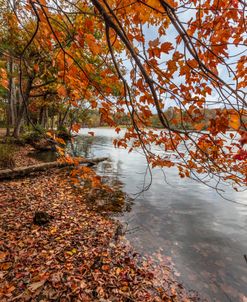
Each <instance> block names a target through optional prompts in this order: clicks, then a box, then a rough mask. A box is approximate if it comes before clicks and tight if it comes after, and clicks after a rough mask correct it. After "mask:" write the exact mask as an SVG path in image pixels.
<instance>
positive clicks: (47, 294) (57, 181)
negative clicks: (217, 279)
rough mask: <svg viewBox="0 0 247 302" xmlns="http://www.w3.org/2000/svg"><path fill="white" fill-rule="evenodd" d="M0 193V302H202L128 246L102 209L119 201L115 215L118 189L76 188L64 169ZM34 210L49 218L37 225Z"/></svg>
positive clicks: (8, 184)
mask: <svg viewBox="0 0 247 302" xmlns="http://www.w3.org/2000/svg"><path fill="white" fill-rule="evenodd" d="M0 192H1V196H2V197H1V199H0V218H1V220H0V221H1V222H2V224H1V226H0V238H2V239H1V241H0V243H1V244H0V246H1V248H0V269H1V272H0V299H1V301H3V302H8V301H30V300H31V301H41V300H43V301H53V300H54V299H55V300H56V301H85V302H86V301H109V302H110V301H116V302H117V301H126V302H127V301H140V302H141V301H144V300H145V301H155V302H158V301H178V302H180V301H185V302H186V301H202V300H200V299H199V296H198V295H197V294H196V293H192V292H187V291H186V290H185V289H184V288H183V286H182V285H181V284H180V283H179V282H178V281H177V280H176V278H175V277H174V275H173V271H172V268H171V267H170V266H169V264H168V263H165V262H163V263H161V262H159V263H158V262H156V261H155V260H154V259H150V258H146V257H145V255H142V256H141V255H139V254H138V253H137V252H136V251H134V250H133V248H132V247H131V245H130V244H129V243H128V242H127V240H126V239H125V237H124V234H123V232H122V231H121V230H122V226H121V224H120V223H119V222H118V221H117V220H115V219H113V218H112V217H110V213H112V208H111V207H106V208H104V207H102V204H104V202H105V203H106V204H107V202H108V203H109V200H112V202H114V199H120V200H121V202H120V206H119V209H118V210H119V211H121V207H122V206H123V205H124V203H125V200H124V194H122V195H121V194H120V193H119V192H120V190H117V189H116V188H113V191H112V192H110V193H107V192H102V191H101V190H96V192H98V193H97V194H95V193H94V192H95V190H94V189H92V188H90V187H86V186H84V187H83V188H80V189H77V188H75V186H74V185H73V184H72V183H71V181H70V178H69V175H68V173H67V170H66V169H62V170H61V169H59V170H58V169H52V170H49V171H46V172H39V173H36V174H34V175H32V176H27V177H23V178H19V179H14V180H5V181H2V182H0ZM115 193H116V195H114V194H115ZM119 194H120V195H119ZM97 201H98V202H97ZM106 201H107V202H106ZM37 211H45V212H47V213H48V214H49V215H52V216H53V217H54V218H53V219H52V220H51V221H50V222H49V223H48V224H47V225H45V226H37V225H35V224H33V217H34V214H35V212H37Z"/></svg>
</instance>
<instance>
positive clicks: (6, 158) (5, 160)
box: [0, 144, 17, 169]
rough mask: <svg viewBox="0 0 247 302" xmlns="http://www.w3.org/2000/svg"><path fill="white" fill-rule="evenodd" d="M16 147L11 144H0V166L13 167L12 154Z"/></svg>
mask: <svg viewBox="0 0 247 302" xmlns="http://www.w3.org/2000/svg"><path fill="white" fill-rule="evenodd" d="M16 151H17V147H16V146H15V145H13V144H0V168H1V169H11V168H14V167H15V160H14V155H15V152H16Z"/></svg>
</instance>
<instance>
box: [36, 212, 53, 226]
mask: <svg viewBox="0 0 247 302" xmlns="http://www.w3.org/2000/svg"><path fill="white" fill-rule="evenodd" d="M53 218H54V217H53V216H52V215H49V214H48V213H46V212H42V211H37V212H35V214H34V217H33V223H34V224H36V225H40V226H42V225H45V224H47V223H48V222H49V221H50V220H51V219H53Z"/></svg>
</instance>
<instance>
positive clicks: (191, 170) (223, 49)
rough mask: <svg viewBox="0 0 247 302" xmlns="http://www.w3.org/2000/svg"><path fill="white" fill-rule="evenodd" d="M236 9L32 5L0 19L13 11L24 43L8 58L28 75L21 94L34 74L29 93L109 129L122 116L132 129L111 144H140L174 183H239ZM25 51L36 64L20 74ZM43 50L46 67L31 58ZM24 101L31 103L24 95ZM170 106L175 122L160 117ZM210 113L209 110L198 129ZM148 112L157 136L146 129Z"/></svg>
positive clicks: (240, 55)
mask: <svg viewBox="0 0 247 302" xmlns="http://www.w3.org/2000/svg"><path fill="white" fill-rule="evenodd" d="M244 10H245V3H244V1H242V0H224V1H223V0H203V1H200V0H193V1H188V2H186V1H182V0H177V1H175V0H167V1H164V0H137V1H132V0H124V1H123V0H91V1H87V0H81V1H78V2H74V1H66V0H63V1H61V3H60V4H58V3H57V2H53V1H49V0H47V1H46V0H35V1H33V0H31V1H22V4H16V7H15V12H16V14H15V15H13V12H12V14H11V13H9V12H8V13H6V14H3V16H4V18H7V20H10V19H9V18H10V17H9V16H10V15H11V24H10V25H9V26H10V27H13V28H14V29H16V28H17V26H16V24H18V30H20V31H21V29H20V28H21V25H22V28H24V30H23V35H24V36H25V39H24V41H25V43H24V44H23V43H22V45H20V49H19V51H18V52H17V53H16V54H15V58H14V60H15V61H16V62H17V63H16V64H18V66H19V67H18V68H19V69H20V70H21V71H22V75H23V76H24V75H26V79H25V78H24V79H23V81H22V83H21V84H20V90H21V91H22V90H23V91H24V90H25V89H26V87H27V85H28V81H27V75H28V74H29V75H30V72H31V71H30V69H32V72H31V73H32V74H34V75H36V76H35V77H34V78H33V84H32V86H34V87H36V94H44V93H45V91H47V87H49V90H48V91H49V93H50V94H51V92H52V93H55V94H57V100H56V98H55V102H56V101H57V102H60V103H62V104H70V106H72V107H74V108H75V107H80V106H81V105H82V103H83V104H87V105H88V106H90V107H91V108H92V109H96V108H97V109H98V110H99V112H100V115H101V119H102V120H103V121H104V122H105V123H107V124H108V125H109V126H112V127H115V128H116V131H119V128H118V123H117V121H116V120H114V119H113V118H112V116H113V115H114V114H116V113H121V112H122V113H123V112H125V113H128V116H129V118H130V120H131V126H130V127H128V129H127V131H126V133H125V134H124V136H123V138H121V139H119V140H118V141H115V145H116V146H118V147H124V148H130V150H132V149H133V148H139V147H141V148H142V149H143V151H144V153H145V155H146V157H147V160H148V163H149V164H150V166H152V167H155V166H160V167H172V166H176V167H177V168H178V172H179V174H180V176H181V177H185V176H187V177H192V178H195V179H197V180H200V181H203V182H207V180H210V179H212V178H215V179H216V183H217V182H218V180H223V181H230V182H231V183H234V184H235V185H240V186H245V185H246V180H247V174H246V171H247V163H246V150H245V149H244V148H245V144H246V82H247V72H246V61H247V60H246V59H247V57H246V55H245V46H244V45H246V42H247V41H246V24H245V13H244ZM24 32H25V33H24ZM31 49H34V50H35V51H36V57H37V59H36V60H35V62H34V58H33V57H32V60H31V63H32V64H31V66H30V67H29V68H27V67H26V63H25V62H28V60H30V51H31ZM44 51H45V53H47V54H48V57H49V64H48V63H47V64H46V63H45V58H44V57H43V56H39V55H40V54H41V53H43V52H44ZM8 53H9V52H8ZM28 54H29V56H28ZM4 55H6V58H7V51H6V53H5V54H3V56H4ZM37 75H38V76H37ZM44 75H45V76H46V77H47V78H46V83H48V84H47V85H43V84H44V82H43V81H44ZM2 76H3V80H2V85H4V83H5V84H6V79H5V78H6V76H5V72H2ZM50 81H52V83H50ZM51 85H52V86H51ZM5 86H6V85H5ZM6 88H7V86H6ZM43 101H44V100H43ZM24 102H27V103H28V106H31V107H32V106H34V105H33V103H34V101H33V100H32V98H31V95H30V96H29V97H28V98H27V99H25V98H24ZM46 102H47V103H49V97H48V98H47V99H46ZM31 107H30V108H31ZM169 107H170V108H172V112H171V114H173V113H174V112H175V113H176V114H175V116H176V118H174V116H173V115H171V116H170V117H169V116H167V115H166V114H165V111H166V110H167V108H169ZM209 108H214V109H215V110H216V114H215V115H214V116H213V117H212V118H211V119H210V120H209V124H208V125H207V131H206V132H205V131H204V130H203V129H204V126H205V125H204V122H203V120H204V115H205V112H206V110H208V109H209ZM30 110H31V109H30ZM184 112H185V114H182V113H184ZM154 114H157V115H158V118H159V121H160V123H161V125H162V127H163V129H162V130H161V131H159V132H157V131H156V130H154V129H151V128H150V126H151V119H152V116H153V115H154ZM179 114H180V116H179ZM188 121H192V122H193V125H194V126H195V127H194V128H195V129H193V130H189V129H188V127H187V122H188ZM74 123H75V125H74V126H72V127H73V130H79V125H78V124H76V121H74ZM176 124H179V125H180V126H179V127H176ZM229 130H232V131H231V132H230V133H229ZM154 146H155V147H157V148H159V151H161V152H158V153H157V152H154V151H153V147H154Z"/></svg>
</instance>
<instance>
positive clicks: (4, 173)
mask: <svg viewBox="0 0 247 302" xmlns="http://www.w3.org/2000/svg"><path fill="white" fill-rule="evenodd" d="M107 159H108V158H107V157H99V158H93V159H86V158H81V159H78V162H79V164H89V165H96V164H97V163H99V162H102V161H105V160H107ZM70 166H74V163H68V162H57V161H54V162H49V163H41V164H37V165H32V166H28V167H19V168H14V169H6V170H0V180H5V179H11V178H17V177H24V176H27V175H29V174H31V173H33V172H40V171H45V170H47V169H52V168H63V167H70Z"/></svg>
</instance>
